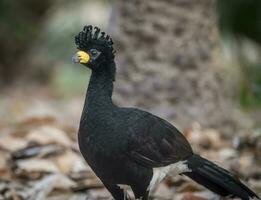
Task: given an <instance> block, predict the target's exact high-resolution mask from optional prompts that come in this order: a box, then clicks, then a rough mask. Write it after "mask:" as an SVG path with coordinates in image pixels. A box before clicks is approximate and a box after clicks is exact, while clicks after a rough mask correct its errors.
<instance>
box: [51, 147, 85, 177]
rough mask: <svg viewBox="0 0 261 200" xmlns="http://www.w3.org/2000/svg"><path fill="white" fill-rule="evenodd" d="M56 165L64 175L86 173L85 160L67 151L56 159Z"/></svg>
mask: <svg viewBox="0 0 261 200" xmlns="http://www.w3.org/2000/svg"><path fill="white" fill-rule="evenodd" d="M55 163H56V165H57V166H58V168H59V169H60V171H61V172H63V173H69V172H80V171H86V170H87V169H88V168H87V166H86V164H85V162H84V160H83V159H82V158H81V157H80V156H79V155H78V154H76V153H74V152H72V151H69V150H68V151H66V152H65V153H64V154H62V155H60V156H58V157H57V158H56V159H55Z"/></svg>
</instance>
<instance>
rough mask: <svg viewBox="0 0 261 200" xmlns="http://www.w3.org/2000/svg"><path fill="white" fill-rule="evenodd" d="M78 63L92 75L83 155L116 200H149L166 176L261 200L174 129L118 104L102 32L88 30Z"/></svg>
mask: <svg viewBox="0 0 261 200" xmlns="http://www.w3.org/2000/svg"><path fill="white" fill-rule="evenodd" d="M75 43H76V45H77V47H78V49H79V51H78V52H77V53H76V54H75V55H74V56H73V61H74V62H76V63H81V64H83V65H84V66H86V67H88V68H90V69H91V70H92V75H91V78H90V82H89V86H88V91H87V95H86V99H85V104H84V108H83V112H82V116H81V121H80V126H79V133H78V141H79V147H80V151H81V153H82V155H83V157H84V158H85V160H86V161H87V163H88V164H89V165H90V167H91V168H92V169H93V171H94V172H95V173H96V175H97V176H98V177H99V178H100V179H101V181H102V182H103V184H104V186H105V187H106V188H107V189H108V190H109V192H110V193H111V194H112V196H113V197H114V199H115V200H123V199H127V198H129V197H128V195H127V193H126V191H125V189H124V186H129V187H130V188H131V189H132V191H133V192H134V195H135V198H136V199H138V198H139V199H140V198H141V199H143V200H147V199H148V197H149V192H150V191H151V190H152V189H153V188H154V187H156V186H157V185H158V183H159V182H160V181H161V180H162V179H163V178H164V177H165V176H166V175H171V176H174V175H178V174H180V175H186V176H188V177H190V178H191V179H193V180H194V181H196V182H198V183H199V184H201V185H203V186H205V187H206V188H208V189H210V190H211V191H213V192H215V193H217V194H219V195H222V196H233V197H239V198H241V199H244V200H246V199H251V198H258V196H257V195H256V194H255V193H254V192H253V191H251V190H250V189H249V188H248V187H247V186H245V185H244V184H243V183H242V182H240V181H239V179H237V178H235V177H234V176H233V175H232V174H231V173H230V172H228V171H226V170H225V169H222V168H221V167H219V166H217V165H216V164H214V163H212V162H210V161H208V160H206V159H204V158H202V157H200V156H199V155H197V154H194V153H193V151H192V149H191V146H190V145H189V143H188V141H187V140H186V138H185V137H184V136H183V135H182V134H181V133H180V132H179V131H178V130H177V129H176V128H175V127H174V126H173V125H171V124H170V123H168V122H167V121H165V120H164V119H161V118H159V117H157V116H155V115H153V114H151V113H148V112H146V111H143V110H139V109H136V108H126V107H118V106H116V105H115V104H113V102H112V98H111V97H112V92H113V82H114V80H115V73H116V66H115V62H114V54H115V51H114V50H113V42H112V39H111V38H110V36H109V35H106V34H105V33H104V32H100V29H99V28H97V27H95V28H94V29H93V27H92V26H85V27H84V29H83V31H81V32H80V33H79V34H78V35H77V36H76V37H75Z"/></svg>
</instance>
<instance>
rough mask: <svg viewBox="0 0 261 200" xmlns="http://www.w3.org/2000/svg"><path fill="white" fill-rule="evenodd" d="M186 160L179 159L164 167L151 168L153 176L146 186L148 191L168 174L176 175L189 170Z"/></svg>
mask: <svg viewBox="0 0 261 200" xmlns="http://www.w3.org/2000/svg"><path fill="white" fill-rule="evenodd" d="M190 171H191V170H190V169H189V168H188V165H187V164H186V161H179V162H176V163H174V164H171V165H167V166H165V167H157V168H153V177H152V179H151V181H150V184H149V186H148V189H147V190H148V191H149V190H153V189H154V188H155V187H157V186H158V184H159V183H160V182H161V181H162V180H163V179H164V178H165V177H166V176H167V175H168V176H177V175H179V174H181V173H184V172H190Z"/></svg>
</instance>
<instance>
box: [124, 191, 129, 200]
mask: <svg viewBox="0 0 261 200" xmlns="http://www.w3.org/2000/svg"><path fill="white" fill-rule="evenodd" d="M123 192H124V200H130V196H129V194H128V192H127V189H123Z"/></svg>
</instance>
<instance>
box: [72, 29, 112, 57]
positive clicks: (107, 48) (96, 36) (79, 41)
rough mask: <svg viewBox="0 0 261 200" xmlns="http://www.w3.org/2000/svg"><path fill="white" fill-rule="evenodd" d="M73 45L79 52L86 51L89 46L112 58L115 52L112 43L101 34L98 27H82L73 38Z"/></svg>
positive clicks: (109, 38) (104, 34) (107, 37)
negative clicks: (99, 49) (96, 47)
mask: <svg viewBox="0 0 261 200" xmlns="http://www.w3.org/2000/svg"><path fill="white" fill-rule="evenodd" d="M75 44H76V45H77V46H78V49H80V50H86V49H88V48H89V47H90V46H98V47H100V48H101V49H102V50H103V51H104V53H106V54H107V55H108V56H110V57H112V58H114V54H115V50H114V49H113V41H112V39H111V37H110V36H109V35H107V34H106V33H105V32H101V31H100V29H99V28H98V27H96V26H95V27H94V28H93V26H92V25H88V26H84V28H83V31H81V32H80V33H79V34H78V35H77V36H75Z"/></svg>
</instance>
